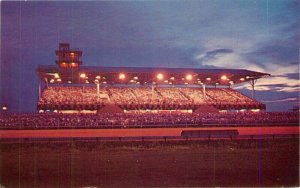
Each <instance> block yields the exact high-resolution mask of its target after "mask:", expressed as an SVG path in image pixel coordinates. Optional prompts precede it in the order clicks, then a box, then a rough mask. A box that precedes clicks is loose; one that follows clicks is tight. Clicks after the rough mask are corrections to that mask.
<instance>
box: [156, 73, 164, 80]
mask: <svg viewBox="0 0 300 188" xmlns="http://www.w3.org/2000/svg"><path fill="white" fill-rule="evenodd" d="M156 78H157V79H158V80H162V79H164V75H163V74H162V73H158V74H157V76H156Z"/></svg>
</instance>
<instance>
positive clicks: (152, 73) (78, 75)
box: [36, 66, 270, 86]
mask: <svg viewBox="0 0 300 188" xmlns="http://www.w3.org/2000/svg"><path fill="white" fill-rule="evenodd" d="M36 71H37V75H38V76H39V78H40V80H41V81H44V82H47V83H49V84H84V83H86V84H92V83H99V84H165V85H181V84H189V85H199V84H205V85H222V86H228V85H233V84H240V83H243V82H248V81H251V80H256V79H259V78H264V77H268V76H270V74H267V73H261V72H255V71H249V70H245V69H194V68H164V67H156V68H153V67H91V66H81V67H79V68H76V69H65V68H59V67H57V66H39V67H38V68H37V70H36ZM120 74H124V76H123V77H120ZM158 74H161V75H163V76H162V77H157V75H158ZM121 78H122V79H121Z"/></svg>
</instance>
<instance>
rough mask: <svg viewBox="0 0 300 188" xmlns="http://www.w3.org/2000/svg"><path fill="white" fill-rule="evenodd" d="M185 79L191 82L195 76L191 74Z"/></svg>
mask: <svg viewBox="0 0 300 188" xmlns="http://www.w3.org/2000/svg"><path fill="white" fill-rule="evenodd" d="M185 78H186V79H187V80H189V81H190V80H192V79H193V76H192V75H191V74H188V75H186V76H185Z"/></svg>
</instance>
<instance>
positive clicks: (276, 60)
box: [0, 0, 300, 112]
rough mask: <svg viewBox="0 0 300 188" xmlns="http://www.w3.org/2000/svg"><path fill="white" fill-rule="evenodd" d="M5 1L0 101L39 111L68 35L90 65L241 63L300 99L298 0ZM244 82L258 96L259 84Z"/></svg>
mask: <svg viewBox="0 0 300 188" xmlns="http://www.w3.org/2000/svg"><path fill="white" fill-rule="evenodd" d="M0 3H1V72H0V74H1V76H0V79H1V80H0V84H1V85H0V92H1V93H0V95H1V97H0V104H1V105H3V104H5V105H7V106H8V108H9V109H10V111H12V112H34V111H35V110H36V103H37V98H38V79H37V76H36V72H35V69H36V68H37V66H38V65H54V64H55V60H56V56H55V52H54V51H55V50H56V49H58V45H59V43H61V42H67V43H70V45H71V47H74V48H79V49H81V50H82V51H83V58H82V60H83V64H84V65H85V66H127V67H128V66H129V67H130V66H144V67H158V66H159V67H191V68H237V69H248V70H253V71H259V72H265V73H269V74H271V75H272V76H271V77H269V78H264V79H260V80H258V81H257V87H256V90H257V91H256V99H257V100H258V101H260V102H262V103H265V104H266V105H267V110H268V111H288V110H291V109H292V108H293V106H297V105H299V90H300V87H299V10H300V9H299V8H300V2H299V1H298V0H295V1H293V0H280V1H278V0H236V1H234V0H207V1H206V0H183V1H168V0H166V1H123V2H119V1H112V2H109V1H95V2H81V1H65V2H63V1H54V2H52V1H39V2H32V1H22V2H6V1H4V2H3V1H2V2H0ZM234 88H236V89H238V90H239V91H241V92H243V93H244V94H246V95H248V96H251V91H250V89H251V87H250V84H247V83H246V84H242V85H236V86H235V87H234Z"/></svg>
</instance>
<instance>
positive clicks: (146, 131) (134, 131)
mask: <svg viewBox="0 0 300 188" xmlns="http://www.w3.org/2000/svg"><path fill="white" fill-rule="evenodd" d="M212 129H214V130H226V129H227V130H228V129H237V130H238V131H239V134H240V135H241V136H245V135H284V134H294V135H295V134H296V135H299V127H298V126H276V127H213V128H124V129H55V130H0V138H2V139H5V138H62V137H63V138H68V137H70V138H72V137H73V138H78V137H79V138H87V137H89V138H91V137H150V136H180V134H181V131H182V130H212Z"/></svg>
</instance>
